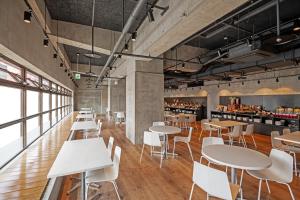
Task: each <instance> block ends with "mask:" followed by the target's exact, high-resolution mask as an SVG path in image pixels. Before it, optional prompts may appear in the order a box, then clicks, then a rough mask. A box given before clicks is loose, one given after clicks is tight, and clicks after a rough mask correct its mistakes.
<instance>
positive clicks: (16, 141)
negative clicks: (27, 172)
mask: <svg viewBox="0 0 300 200" xmlns="http://www.w3.org/2000/svg"><path fill="white" fill-rule="evenodd" d="M22 149H23V139H22V137H21V124H20V123H18V124H14V125H12V126H9V127H6V128H3V129H0V166H3V165H4V164H5V163H6V162H7V161H9V160H10V159H11V158H12V157H14V156H15V155H16V154H17V153H19V152H20V151H21V150H22Z"/></svg>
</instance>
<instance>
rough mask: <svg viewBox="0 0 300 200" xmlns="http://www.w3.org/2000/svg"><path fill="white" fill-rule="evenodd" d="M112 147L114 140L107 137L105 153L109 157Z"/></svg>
mask: <svg viewBox="0 0 300 200" xmlns="http://www.w3.org/2000/svg"><path fill="white" fill-rule="evenodd" d="M113 146H114V138H113V137H109V140H108V144H107V151H108V153H109V154H110V156H112V149H113Z"/></svg>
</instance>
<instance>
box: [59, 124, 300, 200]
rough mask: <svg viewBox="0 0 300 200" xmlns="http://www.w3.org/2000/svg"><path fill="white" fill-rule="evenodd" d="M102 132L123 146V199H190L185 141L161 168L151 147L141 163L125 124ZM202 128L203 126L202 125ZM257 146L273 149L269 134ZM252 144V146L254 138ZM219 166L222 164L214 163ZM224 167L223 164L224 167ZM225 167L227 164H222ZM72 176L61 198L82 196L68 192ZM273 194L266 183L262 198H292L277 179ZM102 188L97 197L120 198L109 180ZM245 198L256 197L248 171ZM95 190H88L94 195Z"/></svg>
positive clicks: (195, 143)
mask: <svg viewBox="0 0 300 200" xmlns="http://www.w3.org/2000/svg"><path fill="white" fill-rule="evenodd" d="M102 127H103V130H102V136H103V138H104V140H105V142H106V143H107V142H108V138H109V136H113V137H114V138H115V145H119V146H121V148H122V157H121V163H120V174H119V179H118V180H117V184H118V186H119V193H120V195H121V198H122V199H128V200H142V199H145V200H146V199H147V200H152V199H153V200H157V199H160V200H164V199H165V200H170V199H172V200H177V199H178V200H181V199H188V197H189V193H190V189H191V186H192V179H191V177H192V166H193V162H192V160H191V158H190V155H189V151H188V149H187V146H186V145H185V144H180V143H178V144H176V152H177V153H178V154H179V156H178V157H176V158H175V159H173V158H172V157H170V158H169V159H168V160H164V162H163V167H162V168H161V169H160V168H159V161H160V160H159V157H155V156H154V157H151V156H150V154H149V149H147V148H146V150H145V153H144V156H143V160H142V163H141V164H139V156H140V153H141V145H133V144H132V143H130V141H129V140H128V139H127V138H126V136H125V127H124V126H115V125H114V124H112V123H110V122H107V121H105V122H104V125H103V126H102ZM199 128H200V127H199ZM199 133H200V130H199V129H198V130H195V132H194V133H193V138H192V142H191V146H192V151H193V155H194V159H195V160H197V161H199V159H200V147H201V145H200V143H201V142H200V141H199V140H198V136H199ZM182 134H183V135H187V131H186V130H185V131H183V133H182ZM255 139H256V141H257V145H258V150H259V151H261V152H263V153H266V154H268V153H269V151H270V149H271V143H270V137H267V136H262V135H256V136H255ZM169 141H170V148H171V150H172V148H173V143H172V142H173V140H172V138H170V140H169ZM247 141H248V142H249V147H250V148H254V147H253V146H251V144H250V143H251V140H250V138H249V140H247ZM215 167H216V168H220V167H217V166H215ZM221 168H222V167H221ZM223 169H224V168H223ZM75 182H76V181H74V183H73V182H72V181H71V180H70V177H66V178H65V184H64V187H63V188H62V189H63V191H62V196H61V199H63V200H65V199H70V200H77V199H80V198H79V196H80V195H79V191H78V190H77V191H75V192H73V193H72V194H70V195H66V191H67V190H69V189H70V188H71V186H72V184H75ZM299 186H300V178H299V177H294V181H293V183H292V190H293V192H294V195H295V198H296V199H300V190H299ZM270 187H271V192H272V193H271V194H270V195H269V194H268V192H267V188H266V187H265V185H263V188H262V199H272V200H286V199H291V198H290V195H289V192H288V189H287V188H286V186H283V185H279V184H276V183H270ZM101 190H102V191H103V194H102V195H101V196H99V197H97V198H95V199H110V200H112V199H117V196H116V194H115V192H114V190H113V186H112V184H110V183H105V184H102V187H101ZM243 191H244V198H246V199H250V200H251V199H257V192H258V181H257V180H256V179H254V178H252V177H250V176H249V175H247V174H246V175H245V177H244V181H243ZM92 194H93V191H89V195H92ZM193 199H206V194H205V193H204V192H203V191H201V189H199V188H196V189H195V190H194V194H193Z"/></svg>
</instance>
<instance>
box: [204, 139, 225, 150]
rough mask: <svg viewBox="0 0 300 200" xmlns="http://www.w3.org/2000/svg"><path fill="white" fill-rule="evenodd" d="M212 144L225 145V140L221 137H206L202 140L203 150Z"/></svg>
mask: <svg viewBox="0 0 300 200" xmlns="http://www.w3.org/2000/svg"><path fill="white" fill-rule="evenodd" d="M212 144H224V140H223V138H220V137H204V138H203V140H202V146H201V149H203V148H204V147H206V146H208V145H212Z"/></svg>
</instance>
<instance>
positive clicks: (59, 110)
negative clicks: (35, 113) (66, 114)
mask: <svg viewBox="0 0 300 200" xmlns="http://www.w3.org/2000/svg"><path fill="white" fill-rule="evenodd" d="M57 112H58V121H59V120H61V108H60V109H58V111H57Z"/></svg>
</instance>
